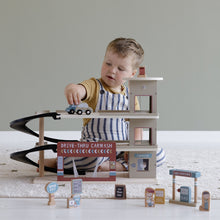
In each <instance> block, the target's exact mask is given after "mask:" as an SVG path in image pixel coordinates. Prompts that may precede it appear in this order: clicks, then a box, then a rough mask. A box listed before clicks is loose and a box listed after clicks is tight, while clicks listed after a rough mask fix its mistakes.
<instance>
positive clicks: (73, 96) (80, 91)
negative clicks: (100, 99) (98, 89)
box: [65, 83, 86, 105]
mask: <svg viewBox="0 0 220 220" xmlns="http://www.w3.org/2000/svg"><path fill="white" fill-rule="evenodd" d="M65 96H66V99H67V102H68V103H69V104H70V105H72V104H75V105H78V104H80V102H81V100H82V99H84V98H85V97H86V89H85V87H84V86H83V85H77V84H73V83H71V84H69V85H67V86H66V88H65Z"/></svg>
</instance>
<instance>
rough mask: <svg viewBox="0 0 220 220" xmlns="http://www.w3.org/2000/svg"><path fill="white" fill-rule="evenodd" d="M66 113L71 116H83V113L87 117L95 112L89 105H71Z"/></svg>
mask: <svg viewBox="0 0 220 220" xmlns="http://www.w3.org/2000/svg"><path fill="white" fill-rule="evenodd" d="M65 111H66V112H68V113H69V114H74V113H76V114H78V115H81V114H82V113H83V112H84V113H86V114H87V115H90V114H91V112H93V110H92V108H90V107H89V106H88V104H87V103H84V102H82V103H80V104H79V105H75V104H73V105H70V106H69V107H67V108H66V110H65Z"/></svg>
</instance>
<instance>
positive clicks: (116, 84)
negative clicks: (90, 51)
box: [101, 50, 136, 90]
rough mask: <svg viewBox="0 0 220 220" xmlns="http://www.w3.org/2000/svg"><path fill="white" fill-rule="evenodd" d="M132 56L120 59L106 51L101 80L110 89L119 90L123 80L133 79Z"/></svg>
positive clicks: (115, 54)
mask: <svg viewBox="0 0 220 220" xmlns="http://www.w3.org/2000/svg"><path fill="white" fill-rule="evenodd" d="M133 59H134V58H133V56H132V55H130V56H127V57H124V58H123V57H121V56H119V55H118V54H117V53H114V52H112V51H111V50H109V51H107V52H106V54H105V57H104V61H103V64H102V69H101V78H102V80H103V81H104V82H105V84H107V85H108V86H109V87H110V88H112V89H116V90H120V89H121V85H122V84H123V83H124V82H125V80H124V78H130V77H133V76H134V75H135V73H136V70H134V69H133Z"/></svg>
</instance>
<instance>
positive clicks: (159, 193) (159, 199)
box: [155, 189, 165, 204]
mask: <svg viewBox="0 0 220 220" xmlns="http://www.w3.org/2000/svg"><path fill="white" fill-rule="evenodd" d="M155 204H165V189H155Z"/></svg>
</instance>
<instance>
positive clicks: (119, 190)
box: [115, 185, 126, 199]
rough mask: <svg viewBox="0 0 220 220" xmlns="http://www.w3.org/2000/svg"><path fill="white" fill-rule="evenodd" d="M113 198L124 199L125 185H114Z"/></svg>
mask: <svg viewBox="0 0 220 220" xmlns="http://www.w3.org/2000/svg"><path fill="white" fill-rule="evenodd" d="M115 198H116V199H126V186H125V185H115Z"/></svg>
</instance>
